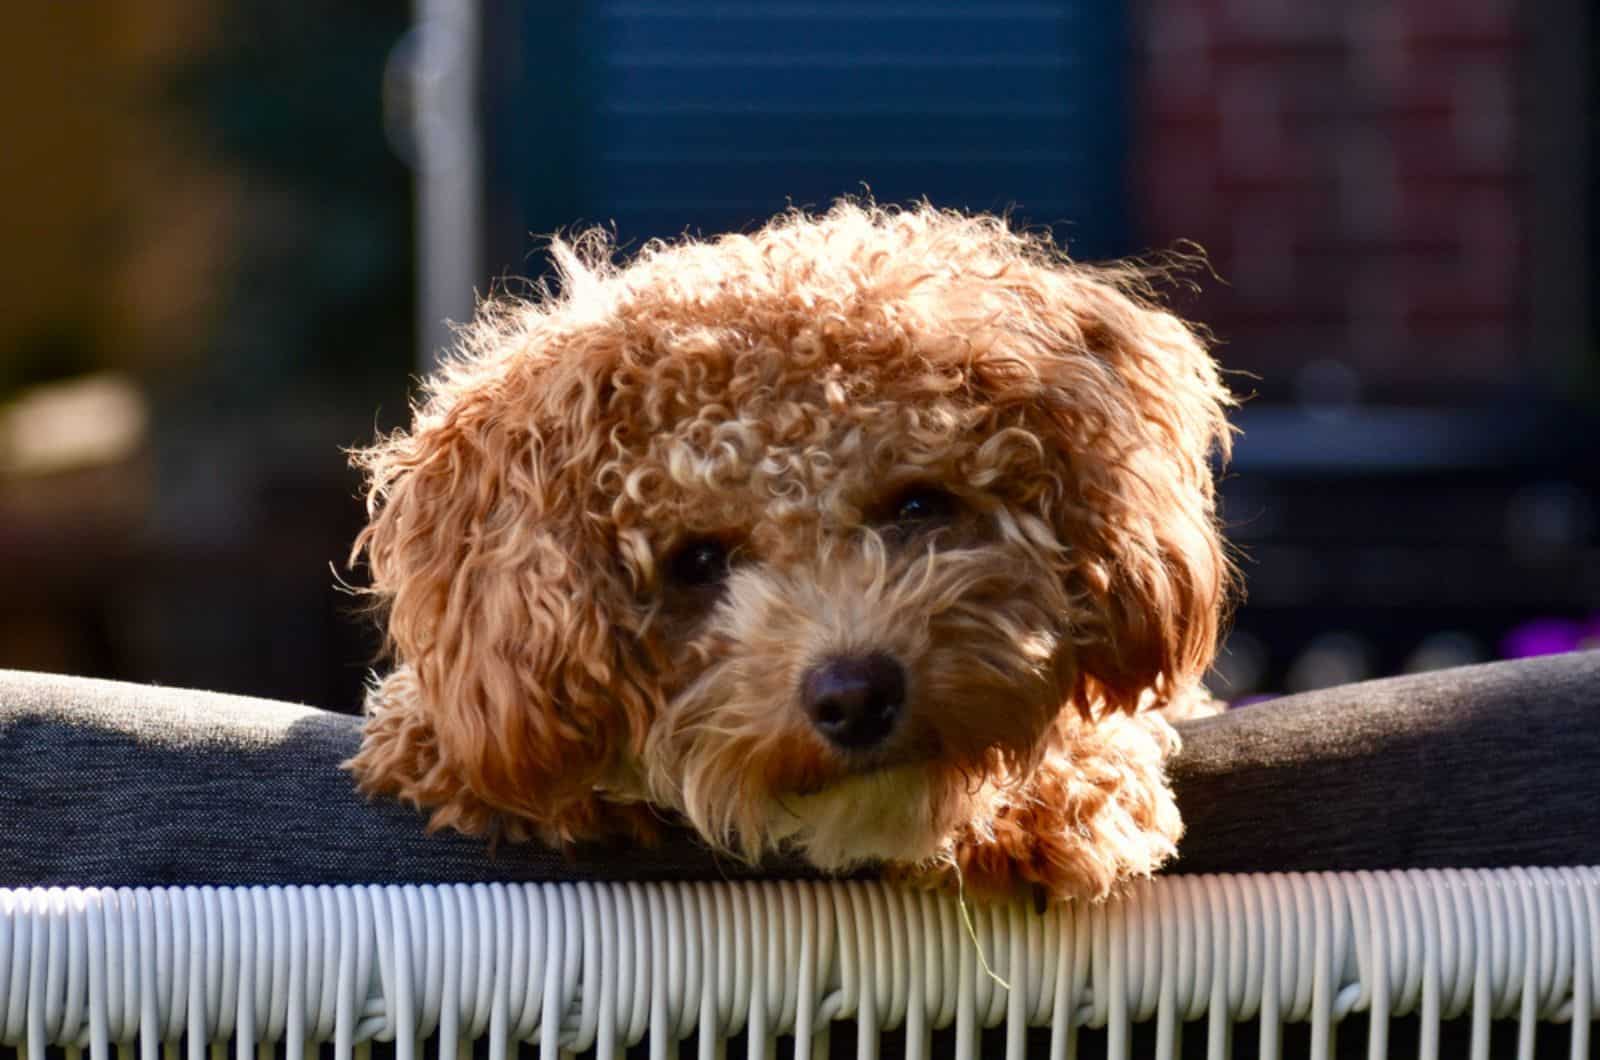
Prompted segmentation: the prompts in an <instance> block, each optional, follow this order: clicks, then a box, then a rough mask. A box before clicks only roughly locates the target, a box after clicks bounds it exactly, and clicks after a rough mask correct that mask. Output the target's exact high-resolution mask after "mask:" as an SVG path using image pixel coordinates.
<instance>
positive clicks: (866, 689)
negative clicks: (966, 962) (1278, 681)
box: [351, 203, 1231, 897]
mask: <svg viewBox="0 0 1600 1060" xmlns="http://www.w3.org/2000/svg"><path fill="white" fill-rule="evenodd" d="M553 254H554V257H555V260H556V263H557V265H558V267H559V269H560V273H561V282H560V284H559V287H558V289H556V290H552V291H546V292H544V293H543V295H542V296H541V297H538V298H536V299H533V300H528V301H508V300H502V301H500V302H498V303H495V304H491V305H490V306H488V307H486V308H485V309H484V310H483V312H482V313H481V315H480V317H479V319H478V321H477V323H476V324H475V325H474V326H473V327H472V328H471V329H470V332H469V333H468V334H467V337H466V339H465V341H464V342H463V346H462V349H461V350H460V351H458V353H457V355H456V356H455V357H454V358H453V359H452V360H451V361H450V363H448V364H446V365H445V366H444V368H443V369H442V370H441V371H440V372H439V373H438V374H437V375H436V377H435V378H433V379H432V380H431V381H430V382H429V383H428V386H427V393H426V399H425V401H424V402H423V403H422V404H421V405H420V407H419V408H417V410H416V412H415V421H414V423H413V425H412V427H411V429H410V430H409V431H405V432H402V433H399V434H396V435H394V436H392V437H389V438H386V439H384V440H382V441H380V442H379V443H378V444H377V445H375V446H373V447H372V448H370V449H367V450H364V451H362V452H361V453H359V454H358V455H357V461H358V463H359V464H360V465H361V466H362V467H363V468H364V469H365V470H366V472H367V473H368V475H369V493H368V506H369V511H370V516H371V518H370V523H369V525H368V526H367V528H366V530H365V531H364V533H363V534H362V535H361V537H360V539H359V541H358V542H357V544H356V555H357V557H360V556H362V555H364V556H365V560H366V563H367V564H368V566H369V568H370V571H371V578H372V585H371V590H370V591H371V592H372V593H373V594H374V596H375V598H376V600H377V601H378V602H379V603H380V604H381V605H382V606H383V607H384V609H385V610H386V613H387V629H388V636H389V640H390V644H391V648H392V652H393V655H394V658H395V662H396V667H395V669H394V670H393V671H392V672H391V673H389V674H388V676H386V677H384V678H382V680H381V681H379V682H378V683H376V684H375V686H374V687H373V689H372V692H371V694H370V697H369V701H368V709H369V713H370V717H369V720H368V722H367V728H366V739H365V743H364V745H363V746H362V748H361V751H360V753H359V754H357V755H356V757H355V758H354V759H353V760H352V762H351V766H352V768H353V769H354V770H355V772H356V774H357V776H358V778H359V780H360V784H361V787H362V789H363V790H364V791H366V792H368V793H383V794H389V795H395V796H399V797H400V798H402V799H406V800H408V801H410V802H412V803H414V804H416V805H419V806H422V807H427V808H430V809H431V811H432V823H433V825H434V826H435V827H444V826H449V827H454V828H458V829H462V830H464V831H467V832H471V833H483V834H495V835H498V836H502V837H506V838H509V839H513V840H515V839H523V838H528V837H538V838H540V839H542V840H544V841H547V842H556V843H565V842H571V841H574V840H581V839H585V838H590V837H595V836H598V835H601V834H605V833H608V832H609V833H615V832H625V833H627V832H632V833H638V832H641V831H648V830H649V829H650V827H651V825H652V823H653V820H654V819H655V818H656V817H659V816H662V815H677V816H680V817H681V818H682V819H684V820H686V821H687V822H688V823H689V824H691V825H692V826H693V827H694V828H695V829H696V830H697V831H698V832H699V834H700V835H701V836H703V837H704V838H705V840H706V841H708V842H709V843H711V844H712V845H714V846H715V847H717V848H718V849H721V850H724V851H729V852H732V853H734V854H737V855H739V856H741V857H744V858H749V859H756V858H759V857H760V856H761V855H762V854H763V853H765V852H767V851H772V850H777V849H785V850H788V851H791V852H795V853H798V854H800V855H802V856H803V857H805V858H806V859H808V860H809V861H811V862H812V863H814V864H815V865H817V866H818V867H820V868H822V869H827V870H837V869H846V868H850V867H853V866H857V865H860V864H862V863H866V862H883V863H887V864H888V865H889V866H890V867H891V868H892V869H894V870H895V871H897V872H899V873H900V874H901V875H909V876H912V877H918V878H931V879H944V880H951V879H953V878H954V876H955V874H956V873H959V874H960V876H961V877H962V879H964V881H965V884H966V886H967V887H969V888H977V889H980V890H985V891H989V892H995V891H1006V890H1009V889H1012V888H1016V887H1018V886H1026V885H1033V886H1035V887H1042V888H1043V889H1045V890H1047V891H1048V892H1049V893H1050V894H1052V895H1055V896H1063V897H1064V896H1088V897H1103V896H1105V895H1107V894H1108V893H1111V892H1112V891H1114V890H1115V889H1116V888H1117V887H1118V886H1119V885H1120V884H1121V883H1123V882H1125V881H1127V880H1129V879H1131V878H1135V877H1139V876H1143V875H1146V874H1148V873H1150V872H1151V871H1153V870H1154V869H1156V868H1157V867H1158V866H1160V865H1161V864H1162V862H1164V861H1165V860H1166V859H1167V858H1169V857H1170V856H1171V855H1172V854H1173V851H1174V845H1175V843H1176V842H1177V839H1178V837H1179V834H1180V833H1181V831H1182V825H1181V822H1180V820H1179V816H1178V812H1177V809H1176V806H1175V805H1174V802H1173V799H1172V795H1171V791H1170V789H1169V787H1168V785H1167V782H1166V778H1165V773H1164V760H1165V759H1166V758H1167V756H1168V755H1169V754H1170V753H1171V752H1172V751H1173V749H1174V748H1175V746H1176V737H1175V735H1174V733H1173V731H1172V729H1171V728H1170V726H1169V725H1168V724H1167V722H1166V720H1164V718H1163V717H1162V712H1163V711H1167V712H1175V711H1182V710H1184V709H1186V706H1187V705H1188V704H1191V703H1193V702H1195V701H1199V700H1203V699H1204V698H1205V697H1204V693H1203V691H1202V690H1201V689H1200V687H1199V681H1200V678H1201V676H1202V674H1203V673H1204V671H1205V670H1206V668H1207V667H1208V665H1209V664H1210V663H1211V661H1212V656H1213V653H1214V651H1215V647H1216V641H1217V636H1218V627H1219V623H1220V620H1221V612H1222V609H1223V606H1224V603H1225V601H1226V598H1227V596H1228V590H1229V586H1230V582H1231V575H1230V566H1229V564H1228V562H1227V560H1226V559H1225V556H1224V552H1223V548H1222V543H1221V540H1220V538H1219V535H1218V532H1217V525H1216V516H1215V506H1214V498H1213V482H1212V458H1213V457H1214V456H1224V457H1225V456H1226V452H1227V449H1228V441H1229V434H1228V427H1227V425H1226V421H1225V412H1226V410H1227V407H1228V405H1229V403H1230V398H1229V396H1228V394H1227V391H1226V390H1225V389H1224V388H1223V386H1222V385H1221V383H1220V382H1219V378H1218V373H1217V370H1216V367H1215V365H1214V364H1213V362H1212V360H1211V358H1210V356H1209V355H1208V354H1207V352H1206V350H1205V348H1204V346H1203V344H1202V343H1201V342H1200V341H1198V340H1197V338H1196V336H1195V335H1194V333H1193V332H1192V331H1191V330H1190V329H1189V328H1188V327H1186V326H1185V325H1184V324H1183V323H1182V322H1181V321H1180V320H1178V319H1177V318H1176V317H1174V316H1173V315H1171V314H1170V313H1168V312H1165V311H1163V310H1162V309H1160V308H1158V307H1156V306H1155V305H1154V303H1153V302H1152V301H1151V300H1150V299H1149V298H1147V297H1145V296H1144V294H1142V293H1141V292H1142V285H1141V284H1140V282H1139V274H1138V273H1137V271H1136V270H1133V269H1130V268H1111V269H1096V268H1089V267H1085V266H1081V265H1077V264H1073V263H1071V262H1069V261H1068V260H1067V259H1066V258H1065V257H1064V256H1063V255H1062V254H1061V253H1060V252H1059V251H1058V250H1057V249H1055V247H1054V246H1053V245H1052V244H1051V243H1050V242H1049V241H1048V240H1047V239H1045V238H1042V237H1035V236H1029V235H1024V234H1019V233H1017V232H1015V231H1012V230H1011V229H1010V228H1009V227H1008V226H1007V224H1006V223H1005V222H1003V221H1001V220H999V219H996V218H993V217H983V216H979V217H972V216H964V215H959V214H955V213H949V212H943V211H939V210H935V209H933V208H931V207H926V206H923V207H918V208H912V209H906V210H891V209H885V208H880V207H875V206H870V205H867V206H863V205H859V204H854V203H841V204H839V205H837V206H835V207H834V208H833V209H832V210H830V211H829V212H827V213H826V214H823V215H820V216H812V215H806V214H803V213H800V212H797V211H796V212H791V213H788V214H786V215H783V216H781V217H779V218H777V219H776V220H774V221H772V222H771V223H770V224H768V225H767V226H766V227H765V228H763V229H761V230H760V231H758V232H756V233H755V234H753V235H729V236H723V237H721V238H717V239H713V240H705V241H695V240H685V241H683V242H679V243H675V244H653V245H650V246H647V247H646V248H645V249H644V250H643V251H642V252H641V253H639V254H638V255H637V256H636V257H635V258H634V259H633V260H632V261H630V262H628V263H626V264H622V265H618V264H614V263H613V262H612V260H611V259H612V250H611V247H610V246H609V245H608V243H607V242H606V240H605V239H604V238H603V237H602V236H599V235H596V234H593V233H591V234H589V235H587V236H585V237H583V238H581V239H579V240H578V241H577V243H576V245H570V244H567V243H563V242H561V241H559V240H558V241H557V242H556V243H555V244H554V249H553Z"/></svg>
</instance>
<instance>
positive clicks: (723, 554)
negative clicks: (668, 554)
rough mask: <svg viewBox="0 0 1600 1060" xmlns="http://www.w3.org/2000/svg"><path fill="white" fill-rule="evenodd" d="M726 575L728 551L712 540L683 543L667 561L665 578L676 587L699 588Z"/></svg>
mask: <svg viewBox="0 0 1600 1060" xmlns="http://www.w3.org/2000/svg"><path fill="white" fill-rule="evenodd" d="M727 575H728V549H727V546H726V545H724V544H723V543H722V542H720V541H717V540H715V539H714V538H709V537H702V538H695V539H694V540H692V541H687V542H685V543H684V544H683V545H682V546H681V547H680V548H679V549H678V550H677V551H676V552H674V553H673V554H672V558H671V559H670V560H668V561H667V576H668V577H669V578H671V579H672V580H673V582H675V583H676V584H678V585H683V586H689V587H693V588H701V587H705V586H709V585H715V584H717V583H718V582H720V581H722V579H723V578H725V577H727Z"/></svg>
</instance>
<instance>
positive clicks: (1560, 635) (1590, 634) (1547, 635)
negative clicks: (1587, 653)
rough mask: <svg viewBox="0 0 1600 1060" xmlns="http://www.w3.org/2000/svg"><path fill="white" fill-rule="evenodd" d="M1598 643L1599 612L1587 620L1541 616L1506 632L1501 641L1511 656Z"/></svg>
mask: <svg viewBox="0 0 1600 1060" xmlns="http://www.w3.org/2000/svg"><path fill="white" fill-rule="evenodd" d="M1596 646H1600V615H1596V616H1594V617H1592V618H1590V619H1588V620H1587V621H1584V622H1574V621H1569V620H1567V619H1562V618H1539V619H1534V620H1533V621H1532V622H1525V623H1523V624H1522V625H1520V626H1517V627H1516V628H1515V629H1513V630H1512V631H1511V632H1510V633H1507V634H1506V636H1505V639H1504V640H1502V641H1501V642H1500V653H1501V654H1502V655H1503V656H1505V657H1506V658H1508V659H1525V658H1528V657H1529V656H1533V655H1559V654H1561V653H1562V652H1569V651H1579V650H1581V649H1583V648H1586V647H1596Z"/></svg>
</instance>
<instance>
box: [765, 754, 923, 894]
mask: <svg viewBox="0 0 1600 1060" xmlns="http://www.w3.org/2000/svg"><path fill="white" fill-rule="evenodd" d="M940 794H942V793H940ZM939 801H942V800H941V799H940V798H939V796H938V795H936V793H935V792H933V791H931V790H930V785H929V782H928V778H927V774H926V771H925V770H923V769H922V768H919V767H915V766H904V767H901V768H898V769H886V770H882V771H879V772H876V773H868V774H864V775H862V776H858V777H851V778H850V779H848V780H845V781H841V782H840V783H838V784H834V785H831V786H830V787H828V788H825V789H824V790H822V791H819V792H817V793H816V794H814V795H794V796H789V797H786V798H784V799H783V800H782V801H781V803H779V804H777V805H775V806H774V807H773V812H772V820H771V826H770V827H771V831H770V838H771V839H772V840H774V841H776V843H778V844H780V845H784V846H789V847H792V848H795V849H798V850H800V851H802V852H803V853H804V854H805V856H806V859H807V860H808V861H810V862H811V863H812V864H813V865H816V866H817V867H818V868H820V869H825V870H829V871H840V870H843V869H848V868H851V867H853V866H856V865H860V864H862V863H863V862H869V861H880V860H881V861H895V862H903V863H907V864H910V863H914V862H918V861H922V860H924V859H926V858H930V857H932V856H933V855H934V854H936V853H938V851H939V849H940V847H941V845H942V844H943V842H944V840H945V839H946V832H947V830H948V826H949V823H950V809H951V808H950V807H946V806H941V805H938V804H937V803H938V802H939Z"/></svg>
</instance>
